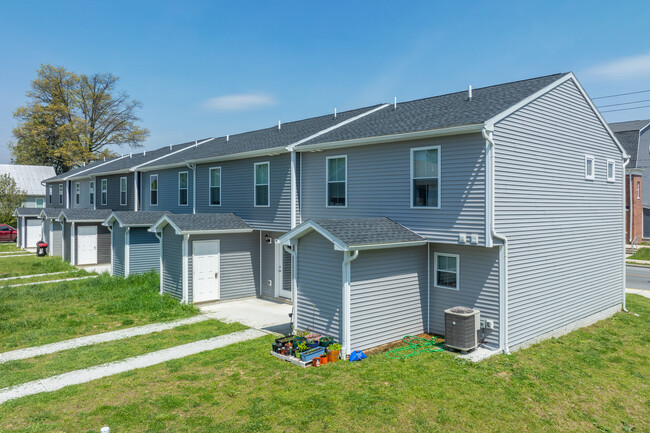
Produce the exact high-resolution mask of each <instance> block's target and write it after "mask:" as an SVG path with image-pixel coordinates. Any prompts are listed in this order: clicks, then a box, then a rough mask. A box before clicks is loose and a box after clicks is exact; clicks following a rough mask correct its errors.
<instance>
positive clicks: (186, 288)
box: [181, 235, 190, 304]
mask: <svg viewBox="0 0 650 433" xmlns="http://www.w3.org/2000/svg"><path fill="white" fill-rule="evenodd" d="M189 240H190V235H183V278H182V281H183V299H182V300H181V302H183V303H185V304H189V301H190V287H189V275H188V274H187V273H188V272H189Z"/></svg>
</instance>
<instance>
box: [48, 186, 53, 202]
mask: <svg viewBox="0 0 650 433" xmlns="http://www.w3.org/2000/svg"><path fill="white" fill-rule="evenodd" d="M53 194H54V192H53V191H52V185H50V195H49V196H48V201H49V202H50V204H52V195H53Z"/></svg>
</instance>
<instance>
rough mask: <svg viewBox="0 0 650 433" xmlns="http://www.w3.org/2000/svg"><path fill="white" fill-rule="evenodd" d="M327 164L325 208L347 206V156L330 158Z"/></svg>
mask: <svg viewBox="0 0 650 433" xmlns="http://www.w3.org/2000/svg"><path fill="white" fill-rule="evenodd" d="M326 164H327V206H328V207H330V206H341V207H345V206H347V180H348V173H347V171H348V167H347V165H348V158H347V156H345V155H344V156H330V157H328V158H327V160H326Z"/></svg>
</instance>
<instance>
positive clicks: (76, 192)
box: [74, 182, 81, 204]
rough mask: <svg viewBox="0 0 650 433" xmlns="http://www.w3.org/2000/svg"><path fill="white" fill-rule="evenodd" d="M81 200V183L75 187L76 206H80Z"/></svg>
mask: <svg viewBox="0 0 650 433" xmlns="http://www.w3.org/2000/svg"><path fill="white" fill-rule="evenodd" d="M80 198H81V184H80V183H79V182H77V183H75V185H74V202H75V204H79V201H80Z"/></svg>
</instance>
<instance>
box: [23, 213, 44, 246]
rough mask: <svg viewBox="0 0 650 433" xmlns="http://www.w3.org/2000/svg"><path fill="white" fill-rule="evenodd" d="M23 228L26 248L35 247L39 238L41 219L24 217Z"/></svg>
mask: <svg viewBox="0 0 650 433" xmlns="http://www.w3.org/2000/svg"><path fill="white" fill-rule="evenodd" d="M25 223H26V224H25V229H26V232H27V239H26V240H25V243H26V244H27V245H25V247H26V248H36V243H37V242H38V241H40V240H41V220H36V219H26V220H25Z"/></svg>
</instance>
